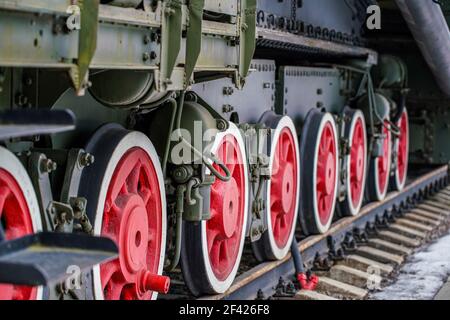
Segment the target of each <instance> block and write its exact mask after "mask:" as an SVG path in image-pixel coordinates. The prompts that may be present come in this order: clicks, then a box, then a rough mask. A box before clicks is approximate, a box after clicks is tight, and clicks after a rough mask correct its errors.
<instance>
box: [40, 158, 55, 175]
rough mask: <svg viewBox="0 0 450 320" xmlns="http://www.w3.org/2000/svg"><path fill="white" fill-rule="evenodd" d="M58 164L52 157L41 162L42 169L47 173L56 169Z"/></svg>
mask: <svg viewBox="0 0 450 320" xmlns="http://www.w3.org/2000/svg"><path fill="white" fill-rule="evenodd" d="M57 167H58V165H57V164H56V162H54V161H53V160H51V159H44V160H42V162H41V171H42V172H45V173H50V172H53V171H55V170H56V168H57Z"/></svg>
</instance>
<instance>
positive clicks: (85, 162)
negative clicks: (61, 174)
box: [80, 153, 95, 167]
mask: <svg viewBox="0 0 450 320" xmlns="http://www.w3.org/2000/svg"><path fill="white" fill-rule="evenodd" d="M94 161H95V157H94V156H93V155H92V154H90V153H83V154H82V155H81V156H80V165H81V166H82V167H89V166H90V165H92V164H93V163H94Z"/></svg>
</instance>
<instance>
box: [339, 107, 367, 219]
mask: <svg viewBox="0 0 450 320" xmlns="http://www.w3.org/2000/svg"><path fill="white" fill-rule="evenodd" d="M349 116H351V122H350V124H349V125H348V126H346V128H345V138H346V139H347V140H348V141H349V148H350V152H349V154H348V156H346V158H345V159H344V165H345V166H346V171H347V175H346V181H345V188H346V194H347V196H346V199H345V201H344V202H342V204H341V207H342V213H343V214H344V215H346V216H356V215H357V214H358V213H359V210H360V209H361V205H362V203H363V199H364V190H365V186H366V172H367V134H366V121H365V119H364V115H363V113H362V112H361V111H359V110H351V111H350V112H349Z"/></svg>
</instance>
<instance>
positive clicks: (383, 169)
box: [368, 120, 392, 201]
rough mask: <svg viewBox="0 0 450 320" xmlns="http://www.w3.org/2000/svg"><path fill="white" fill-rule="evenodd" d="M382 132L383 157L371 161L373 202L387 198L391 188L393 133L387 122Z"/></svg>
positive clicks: (369, 191) (371, 198) (371, 195)
mask: <svg viewBox="0 0 450 320" xmlns="http://www.w3.org/2000/svg"><path fill="white" fill-rule="evenodd" d="M382 132H383V135H384V139H383V142H382V146H381V156H379V157H372V159H371V160H370V168H369V179H368V194H369V198H370V200H372V201H381V200H383V199H384V198H385V197H386V194H387V191H388V186H389V175H390V169H391V152H392V150H391V149H392V144H391V131H390V129H389V122H388V121H387V120H386V121H385V123H384V125H383V128H382Z"/></svg>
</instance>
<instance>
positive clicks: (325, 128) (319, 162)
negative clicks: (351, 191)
mask: <svg viewBox="0 0 450 320" xmlns="http://www.w3.org/2000/svg"><path fill="white" fill-rule="evenodd" d="M338 152H339V151H338V136H337V128H336V122H335V121H334V118H333V116H332V115H331V114H329V113H320V112H313V113H311V114H310V115H309V116H308V117H307V119H306V121H305V125H304V127H303V134H302V139H301V149H300V153H301V154H302V155H303V157H302V168H303V175H302V186H301V190H302V191H301V194H302V196H301V199H302V201H301V210H302V211H301V214H300V216H299V218H300V223H301V226H302V229H303V233H305V234H315V233H325V232H326V231H327V230H328V229H329V228H330V225H331V222H332V220H333V216H334V209H335V207H336V198H337V190H338V174H339V167H338V161H339V153H338Z"/></svg>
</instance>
